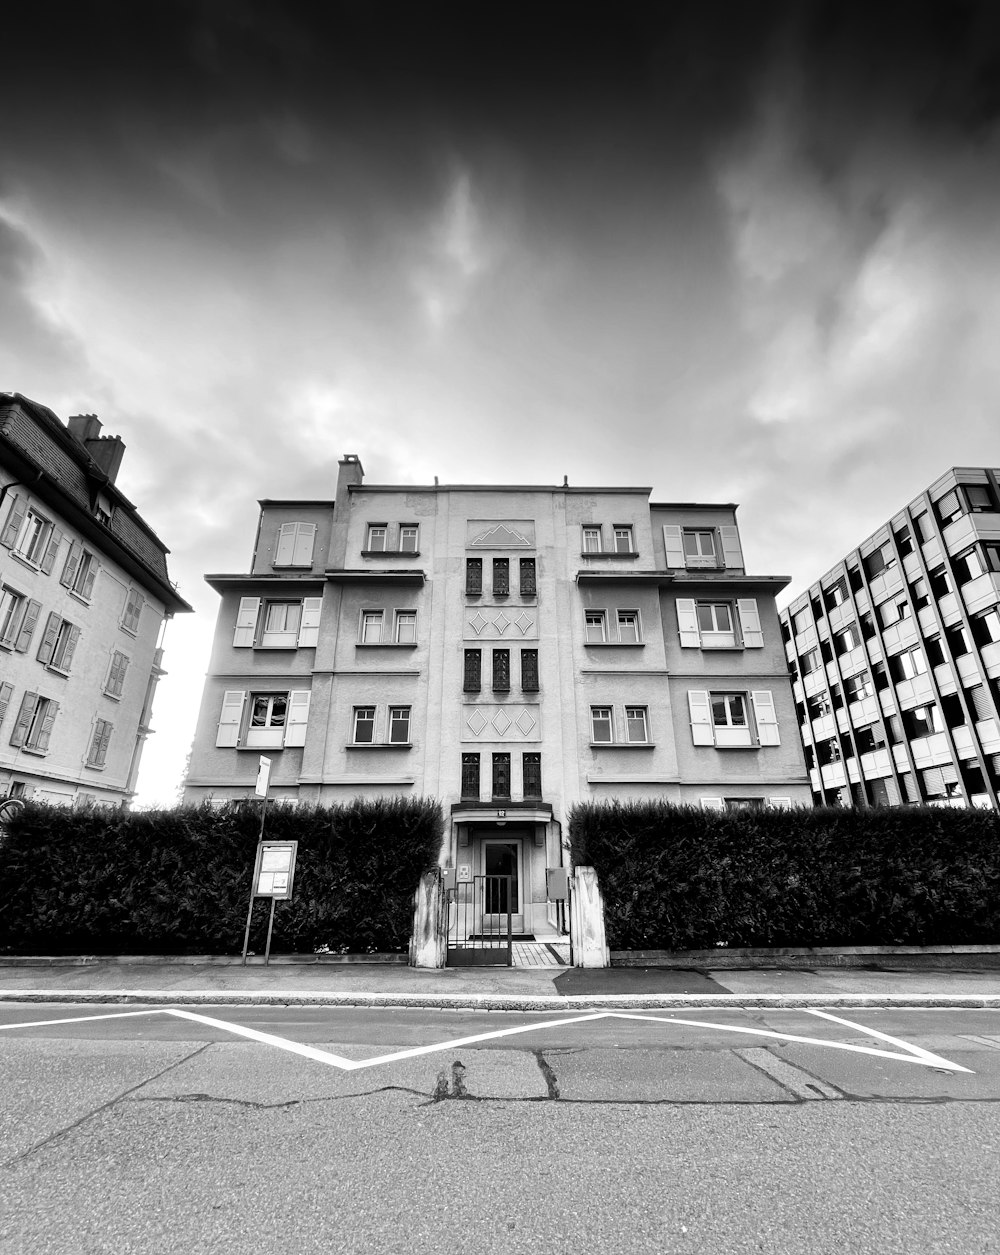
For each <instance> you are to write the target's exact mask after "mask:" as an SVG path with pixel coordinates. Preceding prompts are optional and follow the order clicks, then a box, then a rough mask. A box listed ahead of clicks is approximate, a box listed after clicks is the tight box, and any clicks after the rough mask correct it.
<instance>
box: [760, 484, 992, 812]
mask: <svg viewBox="0 0 1000 1255" xmlns="http://www.w3.org/2000/svg"><path fill="white" fill-rule="evenodd" d="M998 477H1000V471H998V470H996V469H989V468H987V467H955V468H953V469H951V470H950V471H948V472H946V473H945V474H944V475H942V476H941V478H940V479H938V480H937V481H935V483H933V484H931V486H930V487H929V488H928V489H927V490H926V492H922V493H921V494H920V495H919V496H917V497H915V498H914V500H913V501H911V502H910V503H909V505H907V506H906V507H905V508H904V509H902V510H900V512H899V513H898V514H896V515H894V516H893V517H892V518H891V519H890V520H889V521H888V522H887V523H885V524H884V525H883V526H882V527H880V528H879V529H878V531H877V532H875V533H874V534H873V535H871V536H869V537H868V539H867V540H865V541H863V542H862V543H861V544H860V545H859V546H858V547H857V549H854V550H852V551H851V552H850V553H849V554H848V555H847V556H846V557H845V558H844V559H843V561H841V562H839V563H838V564H837V565H836V566H835V567H833V568H832V569H831V570H829V571H827V573H826V574H825V575H824V576H823V577H822V578H821V579H820V580H818V581H817V582H816V583H815V584H813V585H812V587H811V588H810V589H809V590H808V592H805V593H803V594H802V595H801V596H800V597H797V598H796V599H795V600H794V601H793V602H791V604H790V605H789V606H788V607H787V608H786V609H784V610H783V611H782V612H781V623H782V633H783V635H784V639H785V647H786V650H787V655H788V661H789V664H790V666H791V668H792V673H793V676H794V692H795V701H796V712H797V716H798V722H799V726H800V728H801V734H802V740H803V745H804V748H805V755H806V763H807V765H808V768H809V775H810V778H811V784H812V790H813V798H814V800H815V802H816V803H817V804H818V805H834V806H852V805H853V806H866V805H867V806H879V805H882V806H886V805H888V806H898V805H901V804H906V803H916V804H919V803H925V804H930V805H937V806H983V807H990V806H992V807H996V805H997V790H998V786H1000V491H998Z"/></svg>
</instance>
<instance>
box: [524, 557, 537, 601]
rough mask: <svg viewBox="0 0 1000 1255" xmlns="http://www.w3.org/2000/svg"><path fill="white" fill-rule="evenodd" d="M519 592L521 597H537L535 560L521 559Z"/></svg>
mask: <svg viewBox="0 0 1000 1255" xmlns="http://www.w3.org/2000/svg"><path fill="white" fill-rule="evenodd" d="M520 590H521V596H522V597H535V596H537V591H538V590H537V586H536V583H535V559H534V558H522V559H521V580H520Z"/></svg>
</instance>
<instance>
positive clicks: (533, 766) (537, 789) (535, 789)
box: [521, 753, 542, 798]
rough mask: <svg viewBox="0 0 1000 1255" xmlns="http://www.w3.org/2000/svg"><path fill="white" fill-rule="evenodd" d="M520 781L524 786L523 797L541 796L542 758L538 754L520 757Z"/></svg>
mask: <svg viewBox="0 0 1000 1255" xmlns="http://www.w3.org/2000/svg"><path fill="white" fill-rule="evenodd" d="M521 779H522V782H523V784H524V796H525V797H526V798H527V797H537V798H540V797H541V796H542V756H541V754H538V753H527V754H523V755H522V756H521Z"/></svg>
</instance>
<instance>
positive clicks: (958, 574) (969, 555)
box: [954, 547, 986, 587]
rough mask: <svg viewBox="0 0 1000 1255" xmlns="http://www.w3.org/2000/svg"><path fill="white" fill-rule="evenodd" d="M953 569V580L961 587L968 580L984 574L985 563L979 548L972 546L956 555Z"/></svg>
mask: <svg viewBox="0 0 1000 1255" xmlns="http://www.w3.org/2000/svg"><path fill="white" fill-rule="evenodd" d="M954 570H955V582H956V584H958V585H959V587H961V586H962V585H963V584H967V583H968V582H969V580H974V579H976V578H978V576H980V575H985V574H986V564H985V562H984V561H983V556H982V554H981V553H980V552H979V550H978V549H977V548H975V547H973V548H972V549H966V551H965V552H964V553H960V554H959V555H958V557H957V558H956V559H955V564H954Z"/></svg>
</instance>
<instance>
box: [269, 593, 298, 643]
mask: <svg viewBox="0 0 1000 1255" xmlns="http://www.w3.org/2000/svg"><path fill="white" fill-rule="evenodd" d="M301 624H302V603H301V602H300V601H268V602H265V603H264V618H263V623H262V627H261V634H260V643H261V645H267V646H270V647H272V648H274V647H275V646H282V645H284V646H289V647H291V648H293V649H294V648H295V646H296V645H297V644H298V640H299V628H300V626H301Z"/></svg>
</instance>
